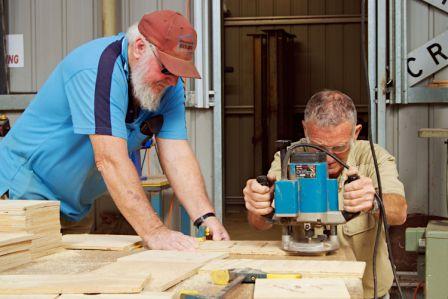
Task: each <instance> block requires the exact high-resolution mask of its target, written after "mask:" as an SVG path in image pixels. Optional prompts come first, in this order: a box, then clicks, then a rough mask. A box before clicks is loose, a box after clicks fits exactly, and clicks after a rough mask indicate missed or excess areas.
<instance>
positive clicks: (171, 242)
mask: <svg viewBox="0 0 448 299" xmlns="http://www.w3.org/2000/svg"><path fill="white" fill-rule="evenodd" d="M143 242H144V245H145V247H148V248H150V249H159V250H177V251H195V250H196V248H197V247H198V244H197V241H196V239H195V238H193V237H190V236H187V235H184V234H182V233H180V232H177V231H173V230H170V229H168V228H166V227H165V226H161V227H159V228H156V229H154V230H153V231H151V235H149V236H147V237H146V238H144V241H143Z"/></svg>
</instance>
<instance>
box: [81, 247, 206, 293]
mask: <svg viewBox="0 0 448 299" xmlns="http://www.w3.org/2000/svg"><path fill="white" fill-rule="evenodd" d="M178 254H179V253H178ZM202 265H203V264H202V263H191V262H190V263H181V262H169V261H165V262H157V261H141V260H140V261H118V262H116V263H112V264H109V265H107V266H104V267H102V268H100V269H97V270H94V271H92V272H90V273H92V274H94V275H96V276H102V275H103V274H104V275H107V273H110V272H113V273H119V272H120V271H122V269H132V271H133V272H134V273H139V274H142V275H144V274H147V275H150V276H151V279H150V280H149V281H148V282H147V283H146V284H145V285H144V291H145V292H146V291H150V292H162V291H165V290H167V289H168V288H170V287H172V286H173V285H176V284H177V283H179V282H181V281H183V280H185V279H187V278H189V277H191V276H193V275H195V274H196V273H197V272H198V269H199V268H200V267H201V266H202Z"/></svg>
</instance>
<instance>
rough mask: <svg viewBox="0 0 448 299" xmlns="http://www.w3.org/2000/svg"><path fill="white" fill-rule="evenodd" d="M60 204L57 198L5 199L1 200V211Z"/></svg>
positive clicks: (24, 209)
mask: <svg viewBox="0 0 448 299" xmlns="http://www.w3.org/2000/svg"><path fill="white" fill-rule="evenodd" d="M54 206H57V207H59V206H60V203H59V201H57V200H23V199H14V200H4V201H1V202H0V213H2V212H6V211H27V210H33V209H38V208H43V207H54Z"/></svg>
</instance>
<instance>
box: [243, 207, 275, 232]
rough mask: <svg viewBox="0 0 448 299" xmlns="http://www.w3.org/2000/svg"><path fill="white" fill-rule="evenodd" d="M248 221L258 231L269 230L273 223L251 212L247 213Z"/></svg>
mask: <svg viewBox="0 0 448 299" xmlns="http://www.w3.org/2000/svg"><path fill="white" fill-rule="evenodd" d="M247 220H248V222H249V224H250V225H251V226H252V227H253V228H256V229H258V230H267V229H270V228H271V227H272V223H269V222H267V221H266V219H265V218H264V217H263V216H260V215H256V214H254V213H252V212H251V211H247Z"/></svg>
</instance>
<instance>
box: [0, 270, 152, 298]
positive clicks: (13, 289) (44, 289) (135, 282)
mask: <svg viewBox="0 0 448 299" xmlns="http://www.w3.org/2000/svg"><path fill="white" fill-rule="evenodd" d="M148 279H149V275H148V274H146V273H145V274H142V273H138V272H137V273H135V272H134V271H130V270H129V269H120V272H119V273H112V272H109V273H107V274H106V273H103V275H95V274H93V273H92V272H90V273H85V274H67V275H0V294H10V295H13V294H61V293H74V294H83V293H106V294H107V293H110V294H114V293H115V294H119V293H139V292H141V291H142V289H143V286H144V284H145V283H146V282H147V281H148Z"/></svg>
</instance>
